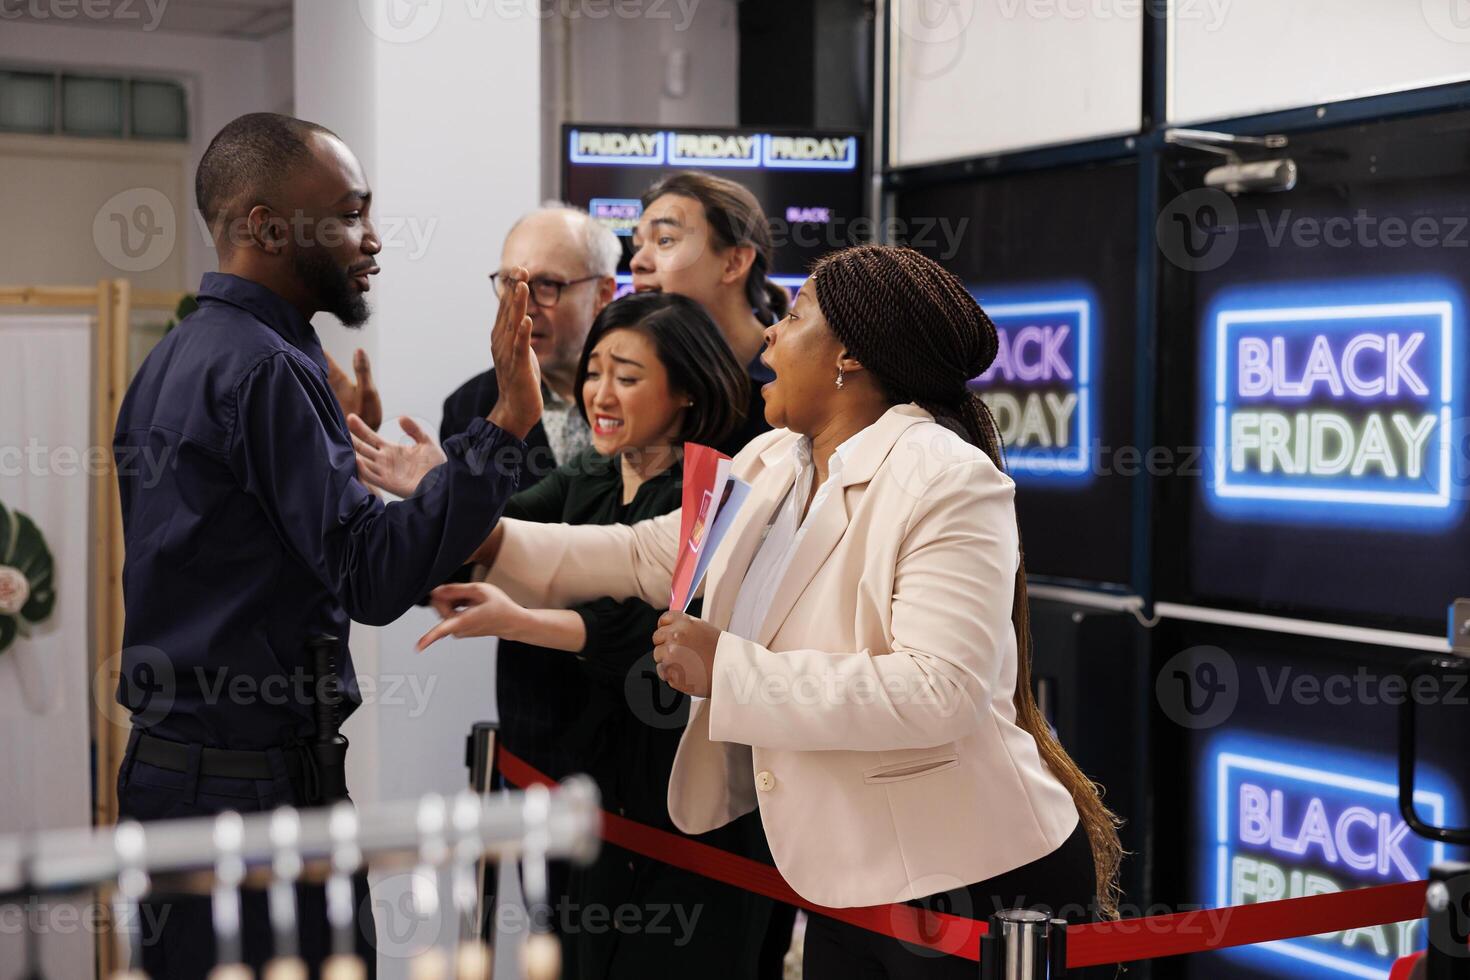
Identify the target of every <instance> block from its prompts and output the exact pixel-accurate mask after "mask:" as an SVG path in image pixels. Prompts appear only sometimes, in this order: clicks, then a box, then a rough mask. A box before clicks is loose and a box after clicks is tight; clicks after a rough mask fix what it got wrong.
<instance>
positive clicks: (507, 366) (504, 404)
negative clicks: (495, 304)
mask: <svg viewBox="0 0 1470 980" xmlns="http://www.w3.org/2000/svg"><path fill="white" fill-rule="evenodd" d="M529 277H530V273H528V272H527V271H526V270H525V269H523V268H521V267H520V266H516V267H515V268H513V269H511V270H510V275H509V278H510V279H512V280H514V282H513V283H507V284H506V289H505V291H504V293H503V295H502V296H501V299H500V309H499V311H497V312H496V314H495V326H494V327H493V328H492V329H491V331H490V353H491V356H492V357H494V359H495V381H496V384H497V385H498V386H499V388H500V398H499V400H498V401H497V402H496V403H495V407H494V408H493V409H491V410H490V421H491V422H493V423H495V424H496V425H498V426H499V427H500V428H502V429H504V430H505V431H506V432H509V433H510V434H511V435H513V436H515V437H516V438H517V439H524V438H525V437H526V433H528V432H530V431H531V427H532V426H534V425H535V424H536V422H537V421H538V420H539V419H540V418H541V366H540V364H538V363H537V361H536V353H535V351H533V350H531V318H530V317H528V316H526V305H527V303H528V302H529V301H530V295H531V290H530V287H529V286H528V285H527V284H526V282H527V279H529Z"/></svg>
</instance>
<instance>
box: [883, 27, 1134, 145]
mask: <svg viewBox="0 0 1470 980" xmlns="http://www.w3.org/2000/svg"><path fill="white" fill-rule="evenodd" d="M891 2H892V4H893V24H894V29H893V33H892V35H891V37H890V41H891V43H892V45H893V46H894V48H896V52H897V67H896V70H895V80H894V88H895V94H894V104H895V108H896V111H895V112H894V114H893V116H892V117H891V126H892V138H891V142H890V146H891V152H890V158H889V164H890V165H891V166H907V165H912V164H920V163H931V162H935V161H939V160H948V159H954V158H958V157H967V156H979V155H982V154H987V153H999V152H1003V151H1008V150H1017V149H1023V148H1029V147H1036V146H1044V145H1048V144H1053V143H1065V142H1071V141H1075V140H1084V139H1093V138H1097V137H1103V136H1112V135H1119V134H1123V133H1129V132H1134V131H1136V130H1137V129H1138V126H1139V123H1140V120H1141V113H1142V98H1143V96H1142V84H1143V25H1142V15H1141V14H1140V12H1139V9H1140V7H1141V4H1140V3H1138V0H1093V2H1082V0H993V2H991V0H987V2H983V3H980V2H972V0H950V2H940V0H891Z"/></svg>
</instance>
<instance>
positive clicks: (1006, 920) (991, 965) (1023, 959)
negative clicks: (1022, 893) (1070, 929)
mask: <svg viewBox="0 0 1470 980" xmlns="http://www.w3.org/2000/svg"><path fill="white" fill-rule="evenodd" d="M1058 933H1060V934H1061V935H1060V937H1059V938H1058V937H1057V935H1056V934H1058ZM1066 950H1067V946H1066V923H1065V922H1064V921H1063V920H1061V919H1055V920H1053V919H1052V918H1051V917H1049V916H1048V915H1047V914H1046V913H1044V912H1034V911H1032V910H1031V909H1006V910H1005V911H1003V912H997V913H995V914H994V915H992V916H991V917H990V929H989V931H988V933H987V934H986V935H985V936H984V938H982V939H981V941H980V976H981V977H982V980H1048V978H1050V977H1060V976H1062V975H1063V974H1064V973H1065V969H1066V959H1067V951H1066ZM1053 962H1060V964H1061V966H1060V969H1061V971H1062V972H1052V963H1053Z"/></svg>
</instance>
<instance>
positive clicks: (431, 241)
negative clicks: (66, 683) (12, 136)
mask: <svg viewBox="0 0 1470 980" xmlns="http://www.w3.org/2000/svg"><path fill="white" fill-rule="evenodd" d="M329 6H330V7H331V9H326V8H328V7H329ZM370 6H373V5H362V6H360V5H358V4H351V5H349V7H350V9H351V12H350V13H347V14H345V15H344V14H343V12H342V9H341V8H340V7H338V6H337V5H335V4H333V5H327V4H322V3H320V2H319V0H297V3H296V14H295V28H294V29H295V43H296V57H295V77H296V91H295V100H296V102H295V104H296V109H297V113H298V114H299V115H300V116H302V117H303V118H307V119H311V120H313V121H315V122H318V123H321V124H322V125H324V126H327V127H329V128H331V129H333V130H334V131H336V132H337V133H339V134H340V135H341V136H342V137H343V138H344V139H345V140H347V142H348V143H349V144H350V145H351V146H352V147H353V149H354V150H355V151H356V152H357V154H358V156H359V158H360V159H361V160H362V161H363V164H364V166H365V168H366V169H367V175H368V179H369V181H370V183H371V185H372V188H373V198H374V199H373V211H374V215H375V221H376V223H377V226H378V230H379V232H380V234H381V235H382V236H383V237H384V239H385V241H384V251H383V254H382V255H380V256H379V261H380V263H381V265H382V269H383V271H382V274H381V275H380V276H378V277H377V278H376V279H374V280H373V291H372V293H371V296H370V299H371V301H372V304H373V318H372V320H371V321H369V323H368V325H367V326H366V328H365V329H363V330H361V331H347V330H345V329H343V328H342V327H341V326H340V325H337V324H335V323H334V322H332V321H331V319H330V318H329V317H328V318H319V320H320V321H321V322H319V323H318V330H319V332H320V333H321V335H322V338H323V342H324V343H325V345H326V346H327V348H328V349H329V350H331V351H332V353H333V355H334V356H337V357H339V358H345V357H347V356H349V355H350V353H351V350H352V349H353V348H354V347H357V346H362V347H364V348H365V349H366V350H367V351H368V353H369V355H370V356H371V357H372V360H373V365H374V370H375V374H376V376H377V380H378V383H379V387H380V388H381V390H382V393H383V402H384V407H385V409H386V411H387V413H388V415H389V417H390V418H394V417H396V416H397V415H400V414H411V415H415V416H418V417H421V418H424V419H427V420H428V421H429V422H430V423H431V425H432V426H433V427H434V428H435V429H437V426H438V422H439V415H440V408H441V405H442V402H443V399H444V397H445V395H447V394H448V393H449V392H450V391H452V390H453V389H454V388H455V387H457V386H458V385H459V384H460V383H461V382H462V381H464V380H465V379H466V378H468V377H469V376H470V375H472V374H475V373H478V372H479V371H481V370H483V369H484V368H486V367H488V366H489V364H490V353H489V328H490V323H491V321H492V317H493V314H494V300H493V296H492V294H491V290H490V284H489V281H488V279H487V274H488V273H489V271H490V270H491V269H492V268H493V267H494V266H495V264H496V263H497V261H498V260H499V253H500V244H501V240H502V239H503V238H504V236H505V233H506V232H507V231H508V230H509V228H510V225H511V223H512V222H513V221H514V220H515V219H516V218H517V217H519V216H520V215H521V214H522V213H523V212H525V211H527V210H529V209H530V208H532V207H534V206H535V205H536V203H537V201H538V199H539V196H540V194H539V171H540V160H539V156H540V155H539V153H538V150H537V147H538V140H539V135H540V122H539V120H540V100H539V98H538V97H537V95H536V93H537V92H538V91H539V88H540V77H541V76H540V63H539V60H540V59H539V51H540V43H539V30H540V21H539V20H538V19H536V18H535V17H534V16H532V15H531V14H530V11H531V10H532V9H534V7H533V5H530V4H527V5H523V6H519V7H518V6H517V5H501V9H505V10H509V11H518V10H524V11H526V12H525V13H524V14H523V15H521V16H512V17H503V18H502V17H497V16H496V11H497V6H496V5H494V4H459V3H444V4H423V5H419V6H416V7H408V6H407V5H398V7H397V12H399V13H402V12H405V11H409V12H410V17H409V20H408V22H407V23H403V22H398V23H397V24H396V26H395V25H394V24H391V23H386V22H384V21H375V22H374V23H373V25H372V26H371V28H370V27H369V25H368V24H366V23H365V22H364V21H363V20H362V18H361V17H360V16H359V11H361V10H364V9H366V8H367V7H370ZM385 6H386V5H376V7H377V14H378V16H379V17H383V16H384V15H385V13H386V11H385V10H384V9H383V8H384V7H385ZM390 428H391V425H390V426H385V431H386V430H388V429H390ZM434 621H435V617H434V616H433V614H432V613H430V612H428V611H426V610H422V609H419V610H414V611H412V612H410V613H409V614H408V615H406V616H404V617H403V618H402V619H400V620H399V621H398V622H396V623H394V624H392V625H390V626H387V627H384V628H382V629H377V630H369V629H366V628H364V627H361V626H356V627H354V629H353V634H352V635H353V643H352V650H353V657H354V660H355V662H356V663H357V667H358V673H359V675H360V676H362V675H372V676H373V677H374V678H376V680H377V682H378V683H379V690H380V692H381V693H382V695H383V698H382V699H381V700H380V701H379V703H375V704H368V705H365V706H364V708H363V709H362V710H361V711H359V713H358V715H357V716H356V717H354V718H353V719H352V720H351V721H350V722H349V723H348V725H347V726H346V733H347V735H348V737H349V738H350V739H351V740H352V744H353V748H352V752H351V753H350V767H349V780H350V782H351V785H352V787H353V796H354V798H356V799H358V800H359V801H372V800H377V799H396V798H405V797H412V796H417V795H418V794H421V793H425V792H440V793H447V792H454V791H456V790H458V789H460V788H462V787H463V786H464V785H465V780H466V776H467V773H466V771H465V769H464V762H463V747H464V737H465V735H466V734H467V733H468V731H469V726H470V725H471V724H472V723H473V722H475V721H479V720H483V719H487V718H493V717H495V703H494V694H495V677H494V645H493V641H488V640H484V641H474V640H469V641H455V642H451V643H441V644H439V645H438V646H436V647H435V648H434V649H433V650H432V651H430V652H429V653H427V654H424V655H419V654H415V653H414V652H413V644H414V642H415V641H416V640H417V639H418V637H419V636H420V635H421V634H422V633H423V632H424V631H425V630H427V629H428V628H429V627H430V626H431V625H432V623H433V622H434ZM395 684H396V685H400V686H399V688H398V691H397V692H396V693H397V696H396V697H394V698H392V699H391V700H392V702H393V703H388V701H389V699H388V698H387V696H386V695H387V692H388V689H389V686H390V685H395ZM406 889H407V878H406V876H405V875H402V874H398V875H390V876H389V877H387V878H382V877H379V878H378V879H377V880H376V881H375V884H374V903H375V908H376V909H377V911H378V928H379V941H380V943H381V944H382V948H383V952H382V955H381V957H380V964H379V976H381V977H384V980H388V978H391V977H399V976H405V975H406V969H407V961H406V960H405V959H404V958H403V956H404V955H405V954H406V953H407V952H408V951H410V950H411V949H412V947H413V943H414V941H415V939H424V938H429V937H431V936H437V938H439V939H441V940H442V941H446V942H447V941H448V940H449V939H450V938H451V932H452V930H449V929H446V930H444V931H443V932H442V934H441V933H438V932H436V931H434V930H432V929H430V930H429V931H427V932H406V931H404V930H405V929H406V928H407V927H406V924H405V922H404V920H403V918H402V915H401V911H402V909H403V908H404V907H405V906H404V901H405V894H406Z"/></svg>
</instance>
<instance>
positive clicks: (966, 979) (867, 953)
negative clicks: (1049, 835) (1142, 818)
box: [802, 824, 1097, 980]
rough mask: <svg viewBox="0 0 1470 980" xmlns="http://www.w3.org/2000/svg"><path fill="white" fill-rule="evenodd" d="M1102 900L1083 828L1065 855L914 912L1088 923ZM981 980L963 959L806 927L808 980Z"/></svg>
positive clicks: (810, 923) (813, 924) (843, 930)
mask: <svg viewBox="0 0 1470 980" xmlns="http://www.w3.org/2000/svg"><path fill="white" fill-rule="evenodd" d="M1096 893H1097V886H1096V876H1095V872H1094V871H1093V864H1092V846H1091V844H1089V843H1088V840H1087V833H1086V831H1084V830H1083V829H1082V826H1081V825H1080V824H1079V825H1078V827H1077V829H1076V830H1075V831H1073V832H1072V835H1071V836H1070V837H1068V838H1067V840H1066V841H1065V842H1064V843H1063V844H1062V846H1061V847H1059V848H1057V849H1056V850H1055V851H1053V852H1052V853H1050V854H1048V855H1046V856H1045V857H1042V858H1038V859H1037V860H1035V861H1032V862H1031V863H1030V864H1026V865H1023V866H1021V867H1019V868H1016V869H1015V870H1014V871H1007V872H1006V873H1005V874H1002V875H997V876H996V877H994V878H990V879H988V880H986V881H982V882H979V883H977V884H974V885H971V886H969V887H968V888H961V889H956V890H955V891H951V892H941V893H939V894H937V895H929V896H927V897H925V898H921V899H917V900H915V901H912V902H909V903H908V904H910V905H913V906H916V907H918V908H923V909H928V910H930V911H933V912H945V913H949V914H951V915H963V916H965V917H967V918H975V919H982V920H983V919H988V918H989V917H990V916H991V914H992V913H994V912H999V911H1002V910H1004V909H1014V908H1030V909H1039V910H1042V911H1046V912H1048V913H1050V914H1052V915H1054V916H1057V917H1059V918H1065V919H1068V920H1069V921H1074V922H1085V921H1087V920H1088V919H1089V918H1090V917H1091V915H1092V912H1093V909H1094V898H1095V896H1096ZM979 975H980V970H979V967H977V966H976V965H975V963H974V962H972V961H970V960H967V959H964V958H963V957H959V956H946V955H944V954H942V953H939V952H936V951H935V950H932V949H926V948H923V947H918V946H913V945H909V944H906V943H903V942H900V941H899V940H897V939H892V938H890V937H888V936H882V935H879V934H878V933H876V932H869V931H868V930H866V929H862V928H860V927H858V926H853V925H848V924H847V923H845V922H839V921H837V920H836V919H829V918H827V917H826V916H821V915H812V916H810V917H809V918H808V920H807V925H806V951H805V953H804V955H803V959H802V977H803V980H975V978H976V977H977V976H979ZM1067 975H1068V976H1071V975H1072V971H1070V970H1069V971H1067ZM1078 976H1086V974H1078Z"/></svg>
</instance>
